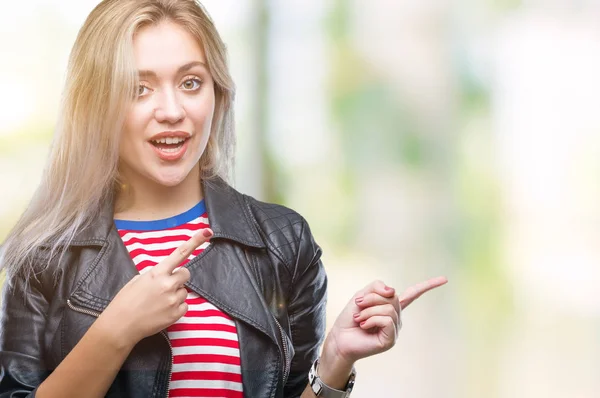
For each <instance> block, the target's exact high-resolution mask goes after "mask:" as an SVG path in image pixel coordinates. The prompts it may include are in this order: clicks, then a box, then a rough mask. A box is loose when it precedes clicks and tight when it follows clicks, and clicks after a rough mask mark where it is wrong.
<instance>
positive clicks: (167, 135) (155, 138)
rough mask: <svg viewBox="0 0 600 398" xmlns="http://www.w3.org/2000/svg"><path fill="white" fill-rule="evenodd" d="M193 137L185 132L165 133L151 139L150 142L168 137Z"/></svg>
mask: <svg viewBox="0 0 600 398" xmlns="http://www.w3.org/2000/svg"><path fill="white" fill-rule="evenodd" d="M191 136H192V135H191V134H190V133H186V132H185V131H163V132H160V133H158V134H156V135H153V136H152V137H150V139H149V140H148V141H154V140H160V139H162V138H166V137H177V138H190V137H191Z"/></svg>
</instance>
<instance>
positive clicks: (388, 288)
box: [385, 286, 394, 292]
mask: <svg viewBox="0 0 600 398" xmlns="http://www.w3.org/2000/svg"><path fill="white" fill-rule="evenodd" d="M385 291H386V292H393V291H394V288H393V287H389V286H386V287H385Z"/></svg>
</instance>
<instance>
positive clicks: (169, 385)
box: [67, 299, 173, 397]
mask: <svg viewBox="0 0 600 398" xmlns="http://www.w3.org/2000/svg"><path fill="white" fill-rule="evenodd" d="M67 306H69V308H70V309H72V310H73V311H76V312H81V313H82V314H86V315H91V316H93V317H96V318H98V317H99V316H100V313H99V312H97V311H92V310H89V309H87V308H81V307H76V306H74V305H73V303H71V300H68V299H67ZM160 334H161V335H162V336H163V337H164V338H165V340H166V341H167V344H168V345H169V352H170V358H171V361H170V362H169V381H168V382H167V395H166V396H167V397H168V396H169V389H170V388H171V377H172V376H173V374H172V373H173V346H172V345H171V340H169V335H167V333H166V332H165V331H164V330H161V332H160Z"/></svg>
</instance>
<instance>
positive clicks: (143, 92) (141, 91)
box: [138, 84, 150, 97]
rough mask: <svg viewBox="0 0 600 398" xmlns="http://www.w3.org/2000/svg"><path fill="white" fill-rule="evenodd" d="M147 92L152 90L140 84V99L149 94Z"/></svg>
mask: <svg viewBox="0 0 600 398" xmlns="http://www.w3.org/2000/svg"><path fill="white" fill-rule="evenodd" d="M146 90H150V89H149V88H148V87H146V86H144V85H143V84H140V85H139V86H138V97H142V96H144V95H146V94H148V92H147V91H146Z"/></svg>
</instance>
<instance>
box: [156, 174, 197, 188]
mask: <svg viewBox="0 0 600 398" xmlns="http://www.w3.org/2000/svg"><path fill="white" fill-rule="evenodd" d="M188 175H189V173H184V172H181V173H173V174H169V175H157V176H155V177H154V178H153V180H154V181H155V182H157V183H158V184H160V185H162V186H165V187H175V186H177V185H179V184H181V183H182V182H183V181H185V179H186V178H187V177H188Z"/></svg>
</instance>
